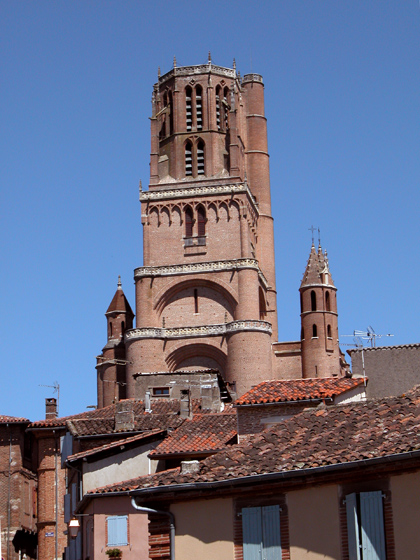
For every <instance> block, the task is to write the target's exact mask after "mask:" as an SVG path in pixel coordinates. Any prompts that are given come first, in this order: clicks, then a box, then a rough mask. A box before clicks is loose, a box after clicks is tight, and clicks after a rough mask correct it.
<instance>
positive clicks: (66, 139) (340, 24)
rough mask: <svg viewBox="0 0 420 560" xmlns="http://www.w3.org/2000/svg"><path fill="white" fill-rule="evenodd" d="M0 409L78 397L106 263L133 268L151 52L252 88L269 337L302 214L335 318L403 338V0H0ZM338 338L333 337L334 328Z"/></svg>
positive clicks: (409, 141)
mask: <svg viewBox="0 0 420 560" xmlns="http://www.w3.org/2000/svg"><path fill="white" fill-rule="evenodd" d="M0 49H1V50H0V65H1V66H0V76H1V78H0V123H1V138H0V142H1V145H0V160H1V161H0V173H1V175H0V176H1V211H2V216H1V239H2V243H1V259H0V263H1V264H0V266H1V268H2V273H1V278H2V294H3V296H2V306H1V310H2V320H1V321H0V341H1V356H2V361H1V376H2V390H1V393H0V414H10V415H15V416H26V417H29V418H30V419H32V420H35V419H39V418H42V417H43V416H44V399H45V397H49V396H53V392H52V389H49V388H45V387H40V386H39V385H41V384H44V385H53V384H54V382H55V381H58V383H59V384H60V393H61V394H60V414H61V415H64V414H72V413H76V412H80V411H83V410H85V407H86V406H87V405H92V404H95V402H96V370H95V356H96V355H97V354H99V353H100V351H101V349H102V347H103V345H104V344H105V342H106V321H105V317H104V313H105V311H106V308H107V306H108V304H109V302H110V300H111V298H112V296H113V294H114V291H115V289H116V286H117V277H118V274H121V276H122V281H123V288H124V291H125V293H126V295H127V297H128V299H129V301H130V302H131V304H132V306H133V307H134V285H133V270H134V268H135V267H137V266H140V265H141V264H142V243H141V236H142V231H141V224H140V205H139V202H138V183H139V179H141V180H142V181H143V185H147V184H148V173H149V151H150V140H149V135H150V127H149V120H148V117H149V116H150V113H151V105H150V98H151V92H152V85H153V83H154V82H155V81H156V78H157V69H158V66H160V67H161V69H162V72H166V71H168V70H170V68H171V67H172V62H173V57H174V55H176V58H177V63H178V65H179V66H182V65H190V64H200V63H203V62H205V61H206V60H207V53H208V51H209V50H210V51H211V53H212V58H213V61H214V63H215V64H219V65H221V66H231V64H232V60H233V58H235V59H236V62H237V67H238V69H239V70H240V72H241V74H245V73H248V72H258V73H260V74H262V75H263V77H264V82H265V86H266V90H265V92H266V116H267V118H268V131H269V151H270V154H271V188H272V193H273V214H274V217H275V234H276V254H277V259H276V264H277V288H278V307H279V333H280V334H279V339H280V340H296V339H298V337H299V333H300V323H299V321H300V319H299V295H298V288H299V284H300V281H301V278H302V274H303V271H304V269H305V264H306V260H307V258H308V255H309V250H310V244H311V234H310V232H309V231H308V228H309V227H310V226H311V225H312V224H313V225H315V226H319V227H320V228H321V237H322V245H323V247H324V248H327V249H328V253H329V258H330V266H331V271H332V275H333V278H334V281H335V283H336V286H337V287H338V303H339V329H340V334H351V333H352V332H353V330H354V329H365V328H366V327H367V326H368V325H372V326H373V327H374V329H375V330H376V332H378V333H393V334H394V335H395V336H394V338H392V339H383V341H382V343H393V344H406V343H413V342H420V323H419V320H418V317H419V316H420V302H419V288H418V278H419V277H420V264H419V256H418V253H419V238H420V235H419V234H420V220H419V202H420V200H419V199H420V194H419V176H420V159H419V140H420V138H419V135H420V127H419V116H420V110H419V109H420V107H419V103H420V96H419V93H420V87H419V86H420V68H419V66H420V8H419V3H418V2H417V0H392V1H391V0H314V1H309V0H307V1H302V0H286V1H282V0H277V1H263V2H258V3H257V2H249V1H240V2H239V1H236V0H232V1H230V2H221V1H218V0H216V1H213V2H201V3H200V2H196V3H194V2H191V1H188V2H186V1H178V2H166V3H162V2H146V1H123V0H120V1H116V0H115V1H105V0H101V1H95V0H91V1H89V0H86V1H60V0H57V1H55V2H50V1H48V2H47V1H42V0H37V1H36V2H33V1H19V2H10V1H7V0H1V1H0ZM342 341H343V342H345V343H347V342H349V341H350V342H351V339H346V338H344V339H342Z"/></svg>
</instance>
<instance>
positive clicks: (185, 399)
mask: <svg viewBox="0 0 420 560" xmlns="http://www.w3.org/2000/svg"><path fill="white" fill-rule="evenodd" d="M190 401H191V399H190V390H189V389H181V401H180V403H179V415H180V416H181V418H189V417H190V416H192V414H191V402H190Z"/></svg>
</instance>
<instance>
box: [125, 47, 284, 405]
mask: <svg viewBox="0 0 420 560" xmlns="http://www.w3.org/2000/svg"><path fill="white" fill-rule="evenodd" d="M140 202H141V219H142V224H143V256H144V264H143V266H142V267H140V268H137V269H136V270H135V272H134V280H135V288H136V328H133V329H130V330H127V331H126V332H125V346H126V352H127V362H128V363H127V397H139V396H141V395H139V389H138V388H137V389H136V379H138V378H139V377H140V376H143V375H150V373H153V372H165V371H166V372H168V371H169V372H175V371H180V370H182V371H185V370H197V369H204V368H213V369H217V370H219V371H220V373H221V375H222V376H223V378H224V379H225V381H226V382H227V385H228V387H230V391H231V393H232V394H233V396H235V395H237V396H239V395H242V394H243V393H244V392H245V391H247V390H248V389H250V388H251V387H252V386H253V385H255V384H256V383H259V382H260V381H262V380H264V379H271V378H272V354H273V353H272V349H271V342H272V340H277V309H276V284H275V269H274V234H273V218H272V216H271V202H270V177H269V156H268V152H267V124H266V118H265V116H264V85H263V80H262V77H261V76H260V75H259V74H246V75H245V76H244V77H243V78H241V76H240V74H239V73H238V72H237V71H236V68H235V63H234V64H233V68H223V67H220V66H216V65H214V64H213V63H212V61H211V57H210V54H209V59H208V62H207V64H203V65H198V66H185V67H178V66H177V65H176V61H175V60H174V66H173V68H172V70H170V71H169V72H168V73H166V74H164V75H162V76H161V75H160V72H159V76H158V82H157V83H156V84H155V85H154V88H153V95H152V116H151V156H150V183H149V190H147V191H142V189H141V186H140Z"/></svg>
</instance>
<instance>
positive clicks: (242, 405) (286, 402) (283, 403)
mask: <svg viewBox="0 0 420 560" xmlns="http://www.w3.org/2000/svg"><path fill="white" fill-rule="evenodd" d="M334 396H335V397H337V396H338V395H334ZM325 401H329V402H334V397H317V398H316V399H302V400H299V401H272V402H268V403H255V404H253V403H251V404H234V405H233V406H234V408H245V407H250V406H272V405H277V406H278V405H290V404H291V405H294V404H305V403H315V402H318V403H320V402H325Z"/></svg>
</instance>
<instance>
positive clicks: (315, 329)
mask: <svg viewBox="0 0 420 560" xmlns="http://www.w3.org/2000/svg"><path fill="white" fill-rule="evenodd" d="M312 338H318V329H317V328H316V325H312Z"/></svg>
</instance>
